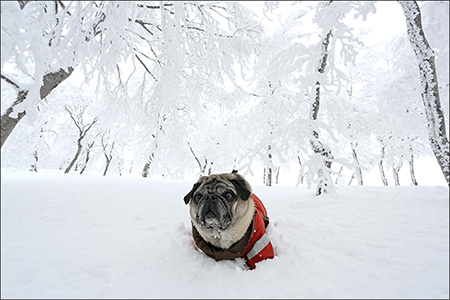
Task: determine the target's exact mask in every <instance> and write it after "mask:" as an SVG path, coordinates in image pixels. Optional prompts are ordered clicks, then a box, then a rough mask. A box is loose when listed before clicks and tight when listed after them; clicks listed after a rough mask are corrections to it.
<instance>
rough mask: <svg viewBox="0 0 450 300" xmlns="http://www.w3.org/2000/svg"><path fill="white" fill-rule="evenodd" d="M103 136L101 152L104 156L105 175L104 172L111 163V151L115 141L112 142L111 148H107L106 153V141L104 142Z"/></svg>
mask: <svg viewBox="0 0 450 300" xmlns="http://www.w3.org/2000/svg"><path fill="white" fill-rule="evenodd" d="M103 138H104V136H102V146H103V154H104V155H105V158H106V167H105V171H104V172H103V176H105V175H106V172H108V168H109V164H110V163H111V161H112V159H113V155H112V152H113V150H114V144H115V142H113V143H112V145H111V149H110V150H109V153H107V152H108V151H106V148H107V147H108V142H104V141H103Z"/></svg>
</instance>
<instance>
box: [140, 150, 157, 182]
mask: <svg viewBox="0 0 450 300" xmlns="http://www.w3.org/2000/svg"><path fill="white" fill-rule="evenodd" d="M154 157H155V153H152V154H150V156H149V158H148V161H147V162H146V163H145V166H144V169H143V170H142V177H144V178H147V177H148V175H150V166H151V165H152V161H153V158H154Z"/></svg>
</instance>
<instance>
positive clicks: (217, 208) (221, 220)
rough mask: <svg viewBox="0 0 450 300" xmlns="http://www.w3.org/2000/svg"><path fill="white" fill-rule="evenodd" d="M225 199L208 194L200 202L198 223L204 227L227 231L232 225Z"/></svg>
mask: <svg viewBox="0 0 450 300" xmlns="http://www.w3.org/2000/svg"><path fill="white" fill-rule="evenodd" d="M225 202H226V201H225V200H224V199H220V197H218V196H217V195H216V194H207V195H205V196H203V197H202V199H201V200H200V203H199V204H200V205H199V206H200V209H199V211H198V216H197V222H198V223H199V224H200V225H201V226H204V227H208V228H219V229H226V228H227V227H228V226H229V224H230V223H231V214H230V213H229V212H228V209H227V205H226V204H225Z"/></svg>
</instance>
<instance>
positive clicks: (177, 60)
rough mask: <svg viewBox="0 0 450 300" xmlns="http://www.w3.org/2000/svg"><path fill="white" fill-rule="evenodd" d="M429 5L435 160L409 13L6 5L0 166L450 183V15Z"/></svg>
mask: <svg viewBox="0 0 450 300" xmlns="http://www.w3.org/2000/svg"><path fill="white" fill-rule="evenodd" d="M252 3H253V2H252ZM410 3H413V4H415V2H410ZM418 4H419V6H418V7H417V8H420V12H421V20H422V27H423V32H424V33H425V36H426V39H427V41H428V43H429V45H430V47H431V49H432V50H430V51H428V50H427V49H426V45H425V46H424V45H420V46H419V47H423V48H424V49H425V50H427V51H428V53H429V56H430V57H433V59H434V60H435V69H436V78H437V82H438V84H436V85H434V83H433V84H430V86H434V87H435V88H436V90H437V91H438V96H439V97H438V99H437V100H439V103H440V105H441V107H436V103H437V102H434V104H431V105H429V106H430V107H431V108H432V109H439V110H440V111H441V114H442V117H441V116H440V115H437V116H436V120H437V121H438V122H440V124H441V125H440V126H437V127H439V128H440V130H441V131H440V133H438V134H440V136H441V137H445V139H446V140H447V142H446V143H445V139H444V141H443V142H442V143H441V146H442V147H443V149H444V150H442V151H441V150H439V151H441V154H440V157H441V158H440V159H439V155H438V154H436V153H437V152H439V151H437V152H436V151H435V148H433V147H434V146H433V145H434V143H433V138H430V136H431V135H432V134H433V130H434V131H435V132H437V131H438V130H437V129H433V128H434V127H433V126H432V122H430V113H429V112H428V111H427V109H428V108H427V103H428V104H430V103H431V102H427V100H426V99H425V98H426V97H425V96H426V94H427V91H426V90H425V91H424V80H423V76H422V74H425V75H426V74H431V73H432V72H431V71H429V70H428V69H427V70H428V71H425V73H423V72H422V69H421V67H423V65H421V63H420V59H421V57H420V55H418V54H417V49H416V48H414V46H411V39H412V37H411V36H413V37H414V35H408V32H409V33H411V32H412V29H410V28H409V27H407V25H408V24H409V23H408V17H409V19H411V16H413V17H414V16H415V14H414V9H415V7H412V6H411V5H412V4H411V5H410V4H405V3H402V2H363V1H361V2H334V1H325V2H316V1H306V2H281V3H278V2H270V1H268V2H260V3H257V4H252V5H251V4H250V2H239V1H238V2H198V1H196V2H152V1H150V2H149V1H145V2H136V1H131V2H130V1H128V2H115V1H114V2H95V1H94V2H65V1H48V2H46V1H40V2H29V1H17V2H2V3H1V16H2V18H1V24H2V36H1V50H2V51H1V59H2V74H1V77H2V81H1V87H2V88H1V90H2V100H1V114H2V128H1V130H2V131H1V133H2V150H1V151H2V153H1V154H2V168H8V169H19V170H24V169H29V170H30V171H35V172H39V171H40V170H44V169H54V170H60V172H61V173H69V172H70V173H74V172H78V173H81V174H82V173H84V172H100V173H101V174H104V175H106V174H112V173H114V174H120V175H127V174H133V175H139V176H144V177H164V178H178V179H180V178H195V177H198V176H200V175H205V174H210V173H218V172H228V171H231V170H232V169H238V170H239V172H240V173H242V174H243V175H245V176H250V177H254V178H255V180H258V181H259V182H264V184H266V185H269V186H270V185H274V184H280V183H285V184H292V185H300V184H304V185H306V186H312V185H314V186H316V190H317V193H321V191H323V190H327V191H332V190H333V186H335V185H367V184H370V185H400V184H403V185H409V184H414V185H416V184H427V185H446V180H447V184H448V137H447V135H446V132H448V120H449V115H448V112H449V46H448V45H449V2H448V1H427V2H418ZM405 17H406V19H405ZM407 29H408V30H409V31H407ZM427 55H428V54H427ZM422 58H423V57H422ZM427 59H428V58H427ZM425 75H424V76H425ZM425 77H426V76H425ZM424 95H425V96H424ZM435 96H436V94H433V97H434V98H433V99H434V100H436V99H435V98H436V97H435ZM442 124H443V125H442ZM442 128H443V130H444V131H442ZM442 132H443V133H442ZM434 141H436V139H434ZM437 144H439V143H437ZM445 149H446V150H445ZM445 151H447V152H445ZM445 170H446V171H445ZM445 172H447V173H445ZM443 174H444V175H443ZM445 174H447V177H446V176H445Z"/></svg>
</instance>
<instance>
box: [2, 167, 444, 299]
mask: <svg viewBox="0 0 450 300" xmlns="http://www.w3.org/2000/svg"><path fill="white" fill-rule="evenodd" d="M1 180H2V182H1V188H2V194H1V196H2V197H1V225H2V226H1V297H2V298H448V297H449V196H448V192H449V191H448V188H447V187H446V186H440V187H387V188H385V187H350V188H349V187H347V188H338V192H337V194H332V195H323V196H321V197H316V196H314V191H313V190H307V189H304V188H297V189H295V188H290V187H273V188H266V187H263V186H258V185H255V184H254V183H253V188H254V192H255V194H257V195H258V196H259V197H260V198H261V199H262V201H263V202H264V204H265V205H266V208H267V209H268V212H269V216H270V218H271V224H270V225H269V228H268V234H269V236H270V238H271V241H272V243H273V245H274V249H275V255H276V257H275V259H273V260H267V261H264V262H261V263H259V264H257V266H256V269H255V270H253V271H249V270H247V269H246V268H245V267H244V261H243V260H239V259H238V260H234V261H222V262H216V261H214V260H213V259H211V258H209V257H207V256H206V255H204V254H203V253H201V252H199V251H197V250H196V249H195V248H194V247H193V240H192V236H191V225H190V219H189V214H188V207H187V206H185V204H184V202H183V196H184V195H185V194H186V193H187V192H188V191H189V189H190V188H191V187H192V184H193V182H192V181H177V180H162V179H144V178H137V177H114V176H107V177H102V176H98V175H91V174H88V175H83V176H80V175H75V174H74V175H70V174H69V175H62V174H54V173H51V172H47V173H46V172H43V173H42V172H41V173H37V174H36V173H30V172H10V171H2V176H1Z"/></svg>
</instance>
